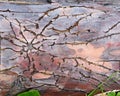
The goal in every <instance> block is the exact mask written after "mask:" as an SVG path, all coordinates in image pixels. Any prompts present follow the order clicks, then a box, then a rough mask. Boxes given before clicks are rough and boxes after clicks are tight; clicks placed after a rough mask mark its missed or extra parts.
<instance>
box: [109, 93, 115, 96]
mask: <svg viewBox="0 0 120 96" xmlns="http://www.w3.org/2000/svg"><path fill="white" fill-rule="evenodd" d="M115 94H116V93H115V92H109V93H108V94H107V96H115Z"/></svg>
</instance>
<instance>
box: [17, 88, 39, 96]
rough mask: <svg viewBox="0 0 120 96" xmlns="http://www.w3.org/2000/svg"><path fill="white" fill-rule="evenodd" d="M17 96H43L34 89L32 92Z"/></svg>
mask: <svg viewBox="0 0 120 96" xmlns="http://www.w3.org/2000/svg"><path fill="white" fill-rule="evenodd" d="M17 96H41V95H40V93H39V91H38V90H35V89H32V90H29V91H26V92H23V93H20V94H18V95H17Z"/></svg>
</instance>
